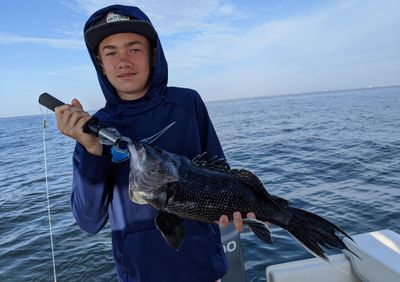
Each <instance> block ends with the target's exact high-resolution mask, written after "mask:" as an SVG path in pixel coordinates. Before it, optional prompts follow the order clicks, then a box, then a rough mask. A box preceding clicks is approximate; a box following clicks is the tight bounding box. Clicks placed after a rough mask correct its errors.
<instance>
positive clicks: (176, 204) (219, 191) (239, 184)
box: [128, 142, 351, 259]
mask: <svg viewBox="0 0 400 282" xmlns="http://www.w3.org/2000/svg"><path fill="white" fill-rule="evenodd" d="M128 147H129V153H130V175H129V196H130V198H131V200H132V201H134V202H136V203H139V204H150V205H152V206H153V207H154V208H156V209H157V210H159V213H158V215H157V217H156V219H155V223H156V226H157V228H158V230H159V231H160V232H161V233H162V235H163V237H164V238H165V240H166V241H167V242H168V243H169V244H170V245H171V246H172V247H173V248H175V249H178V248H179V247H180V245H181V243H182V241H183V239H184V236H185V231H184V227H183V224H182V218H187V219H192V220H199V221H203V222H215V221H218V219H219V218H220V216H221V215H223V214H226V215H228V216H230V217H231V216H232V214H233V212H235V211H240V212H241V213H242V214H247V213H248V212H254V213H255V215H256V218H257V220H255V219H244V223H245V224H248V225H249V227H250V229H251V230H252V231H253V232H254V233H255V235H257V236H258V237H259V238H260V239H261V240H263V241H265V242H266V243H272V239H271V234H270V231H269V229H268V226H267V225H266V224H265V223H264V222H265V221H268V222H271V223H273V224H276V225H278V226H280V227H282V228H284V229H286V230H287V231H288V232H289V233H290V234H291V235H293V236H294V237H295V238H296V239H297V240H299V241H300V242H301V243H302V244H303V245H304V246H305V247H306V248H307V249H308V250H309V251H311V252H312V253H313V254H314V255H317V256H319V257H321V258H323V259H327V257H326V254H325V252H324V250H323V249H322V248H321V247H326V248H330V249H347V247H346V246H345V245H344V243H343V242H342V240H341V239H340V238H339V237H338V236H337V235H336V233H340V234H342V235H343V236H346V237H348V238H350V237H349V235H347V234H346V233H345V232H344V231H343V230H342V229H340V228H339V227H338V226H336V225H334V224H333V223H331V222H329V221H327V220H326V219H323V218H322V217H320V216H318V215H315V214H313V213H310V212H307V211H304V210H301V209H297V208H294V207H291V206H290V205H289V202H288V201H287V200H285V199H282V198H279V197H277V196H273V195H271V194H269V193H268V192H267V190H266V189H265V188H264V186H263V184H262V183H261V181H260V180H259V179H258V177H257V176H256V175H255V174H253V173H252V172H250V171H248V170H245V169H231V168H230V167H229V165H228V164H227V163H226V162H225V161H223V160H220V159H207V156H205V155H201V156H198V157H196V158H195V159H193V160H189V159H188V158H186V157H183V156H179V155H175V154H172V153H169V152H167V151H165V150H163V149H161V148H158V147H154V146H151V145H148V144H145V143H139V142H133V143H132V144H129V146H128ZM230 219H232V218H230ZM350 239H351V238H350Z"/></svg>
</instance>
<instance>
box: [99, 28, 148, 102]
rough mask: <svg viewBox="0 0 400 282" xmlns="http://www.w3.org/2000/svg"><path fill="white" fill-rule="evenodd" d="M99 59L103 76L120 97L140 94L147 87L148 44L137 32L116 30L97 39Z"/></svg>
mask: <svg viewBox="0 0 400 282" xmlns="http://www.w3.org/2000/svg"><path fill="white" fill-rule="evenodd" d="M98 59H99V64H100V67H101V68H102V71H103V73H104V75H106V76H107V78H108V80H109V81H110V83H111V84H112V85H113V86H114V88H115V89H116V91H117V94H118V96H119V97H120V98H121V99H123V100H135V99H138V98H140V97H143V96H144V95H145V94H146V92H147V90H148V89H149V76H150V71H151V65H150V46H149V41H148V40H147V38H146V37H144V36H142V35H139V34H136V33H117V34H113V35H110V36H108V37H106V38H105V39H103V41H101V42H100V44H99V47H98Z"/></svg>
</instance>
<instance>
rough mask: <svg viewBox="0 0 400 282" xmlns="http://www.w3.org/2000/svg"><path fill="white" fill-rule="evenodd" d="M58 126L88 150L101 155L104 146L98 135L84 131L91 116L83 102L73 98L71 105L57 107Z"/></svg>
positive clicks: (63, 132) (62, 131)
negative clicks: (84, 107)
mask: <svg viewBox="0 0 400 282" xmlns="http://www.w3.org/2000/svg"><path fill="white" fill-rule="evenodd" d="M54 111H55V113H56V118H57V127H58V129H59V130H60V132H61V133H62V134H64V135H66V136H68V137H71V138H72V139H74V140H76V141H77V142H79V143H80V144H81V145H82V146H83V147H85V149H86V151H88V152H89V153H91V154H93V155H97V156H101V154H102V150H103V146H102V145H101V144H100V142H99V140H98V138H97V137H95V136H93V135H91V134H87V133H85V132H83V126H84V125H85V123H86V122H87V121H88V120H89V119H90V118H91V116H90V115H89V114H88V113H87V112H85V111H84V110H83V107H82V105H81V103H80V102H79V101H78V100H77V99H73V100H72V102H71V105H68V104H65V105H62V106H59V107H56V108H55V110H54Z"/></svg>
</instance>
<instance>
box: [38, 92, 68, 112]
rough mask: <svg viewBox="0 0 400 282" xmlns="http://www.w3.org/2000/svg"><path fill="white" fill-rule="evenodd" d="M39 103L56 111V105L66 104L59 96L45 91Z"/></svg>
mask: <svg viewBox="0 0 400 282" xmlns="http://www.w3.org/2000/svg"><path fill="white" fill-rule="evenodd" d="M39 104H40V105H42V106H45V107H46V108H48V109H49V110H52V111H53V112H54V109H55V107H58V106H62V105H65V103H64V102H61V101H60V100H58V99H57V98H55V97H53V96H51V95H50V94H49V93H43V94H42V95H40V96H39Z"/></svg>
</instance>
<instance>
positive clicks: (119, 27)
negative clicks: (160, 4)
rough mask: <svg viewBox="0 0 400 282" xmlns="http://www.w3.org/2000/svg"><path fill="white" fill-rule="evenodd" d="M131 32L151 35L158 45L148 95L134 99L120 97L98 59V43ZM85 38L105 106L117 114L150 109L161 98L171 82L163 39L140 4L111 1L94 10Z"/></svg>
mask: <svg viewBox="0 0 400 282" xmlns="http://www.w3.org/2000/svg"><path fill="white" fill-rule="evenodd" d="M125 32H132V33H137V34H140V35H143V36H145V37H146V38H147V39H149V42H150V44H151V46H152V48H154V47H155V48H156V54H155V62H154V65H153V68H152V71H151V73H150V78H149V90H148V92H147V93H146V95H145V96H143V97H141V98H139V99H137V100H133V101H127V100H121V99H120V98H119V97H118V95H117V92H116V90H115V88H114V87H113V86H112V85H111V83H110V82H109V81H108V79H107V77H106V76H105V75H104V74H103V73H102V71H101V69H100V67H99V64H98V62H97V56H96V53H97V46H98V44H99V43H100V42H101V40H103V39H104V38H106V37H107V36H109V35H112V34H115V33H125ZM84 35H85V42H86V46H87V48H88V51H89V54H90V57H91V59H92V62H93V64H94V66H95V68H96V72H97V77H98V80H99V83H100V87H101V89H102V91H103V94H104V97H105V99H106V109H109V110H112V111H113V112H116V113H118V114H135V113H140V112H143V111H146V110H148V109H151V108H153V107H155V106H157V105H158V104H160V103H161V102H162V99H163V95H164V92H165V90H166V87H167V82H168V65H167V61H166V59H165V56H164V52H163V50H162V46H161V43H160V40H159V38H158V35H157V32H156V31H155V29H154V27H153V25H152V23H151V21H150V19H149V18H148V17H147V16H146V14H144V13H143V12H142V11H141V10H140V9H139V8H137V7H133V6H123V5H111V6H108V7H105V8H103V9H100V10H98V11H97V12H95V13H94V14H93V15H92V16H90V18H89V19H88V20H87V22H86V24H85V27H84Z"/></svg>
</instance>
